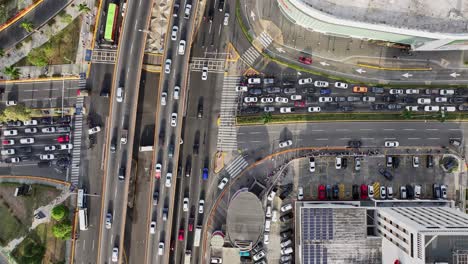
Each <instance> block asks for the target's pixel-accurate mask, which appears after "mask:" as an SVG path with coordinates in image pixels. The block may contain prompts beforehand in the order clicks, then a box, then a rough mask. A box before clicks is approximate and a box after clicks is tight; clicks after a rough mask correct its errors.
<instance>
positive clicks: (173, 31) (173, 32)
mask: <svg viewBox="0 0 468 264" xmlns="http://www.w3.org/2000/svg"><path fill="white" fill-rule="evenodd" d="M178 31H179V27H178V26H173V27H172V33H171V39H172V40H176V39H177V32H178Z"/></svg>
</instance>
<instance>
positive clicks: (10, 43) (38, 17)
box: [0, 0, 69, 50]
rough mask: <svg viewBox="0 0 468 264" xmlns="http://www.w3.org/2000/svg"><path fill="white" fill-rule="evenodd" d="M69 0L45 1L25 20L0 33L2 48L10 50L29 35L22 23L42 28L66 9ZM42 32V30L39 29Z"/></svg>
mask: <svg viewBox="0 0 468 264" xmlns="http://www.w3.org/2000/svg"><path fill="white" fill-rule="evenodd" d="M68 2H69V1H68V0H45V1H43V2H42V3H41V4H39V5H38V6H36V8H34V9H33V10H31V11H30V12H29V13H28V14H26V15H25V16H24V17H23V18H21V19H19V20H18V21H16V22H15V23H14V24H12V25H11V26H9V27H8V28H6V29H4V30H2V31H1V32H0V48H1V49H4V50H8V49H10V48H14V46H15V45H16V44H17V43H18V42H20V41H21V40H22V39H24V38H25V37H27V36H28V35H29V34H32V33H28V32H26V30H24V29H23V28H22V27H21V23H23V22H25V21H28V22H31V23H32V24H33V25H34V28H36V29H37V28H40V27H41V26H42V25H44V24H45V23H46V22H47V21H49V20H50V19H51V18H52V17H54V16H55V15H56V14H57V13H58V12H60V10H62V9H63V8H65V6H66V5H67V3H68ZM39 30H40V29H39Z"/></svg>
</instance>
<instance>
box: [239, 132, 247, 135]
mask: <svg viewBox="0 0 468 264" xmlns="http://www.w3.org/2000/svg"><path fill="white" fill-rule="evenodd" d="M237 135H245V133H244V132H239V133H237Z"/></svg>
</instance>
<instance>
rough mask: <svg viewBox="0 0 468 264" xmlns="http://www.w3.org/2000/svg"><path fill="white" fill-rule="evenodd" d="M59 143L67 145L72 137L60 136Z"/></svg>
mask: <svg viewBox="0 0 468 264" xmlns="http://www.w3.org/2000/svg"><path fill="white" fill-rule="evenodd" d="M57 141H58V142H59V143H67V142H69V141H70V137H69V136H60V137H58V138H57Z"/></svg>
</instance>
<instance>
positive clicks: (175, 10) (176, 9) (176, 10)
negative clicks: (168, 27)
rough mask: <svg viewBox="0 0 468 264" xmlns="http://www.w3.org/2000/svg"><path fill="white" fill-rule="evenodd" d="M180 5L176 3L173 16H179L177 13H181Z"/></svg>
mask: <svg viewBox="0 0 468 264" xmlns="http://www.w3.org/2000/svg"><path fill="white" fill-rule="evenodd" d="M179 7H180V5H179V4H174V8H173V9H172V16H173V17H177V15H178V14H179Z"/></svg>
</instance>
